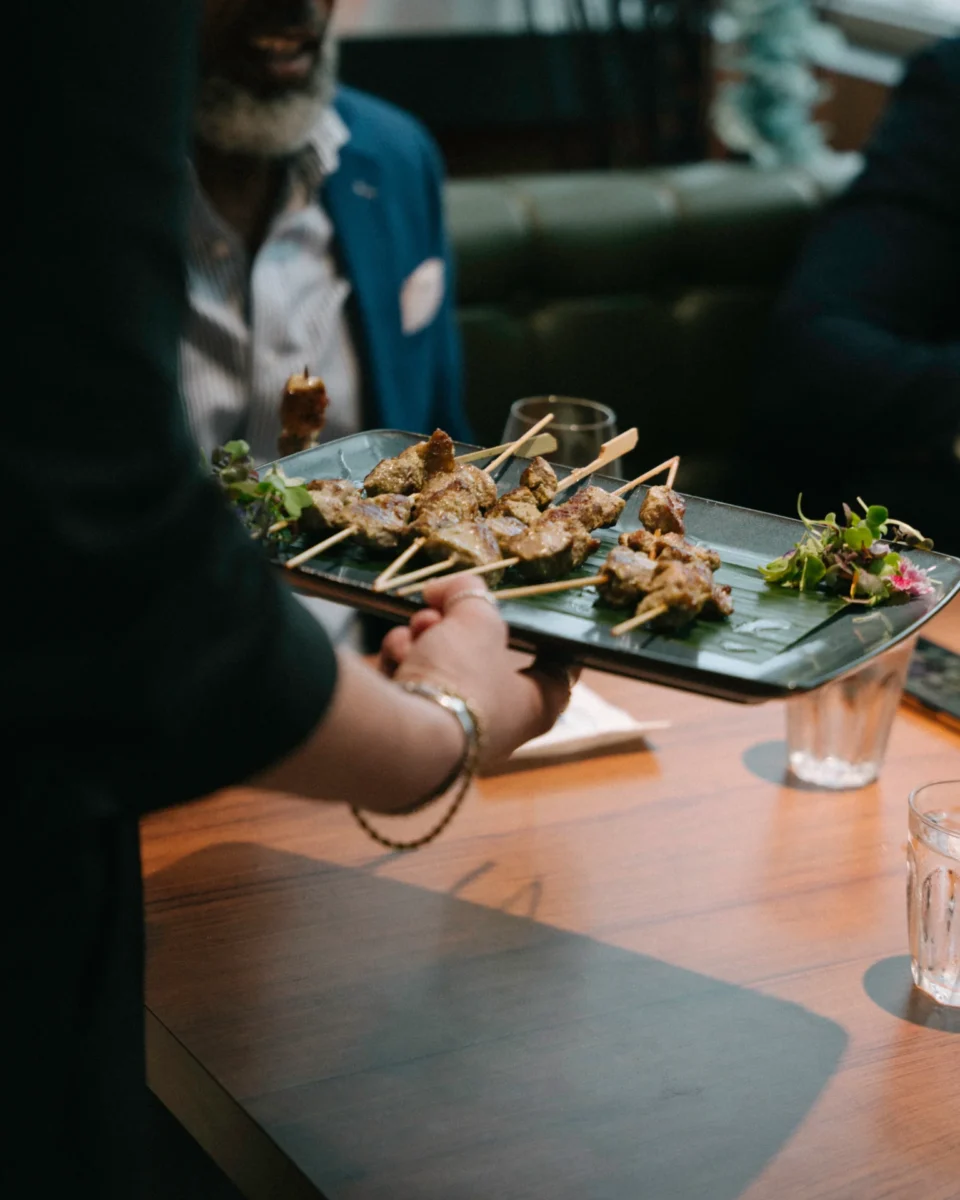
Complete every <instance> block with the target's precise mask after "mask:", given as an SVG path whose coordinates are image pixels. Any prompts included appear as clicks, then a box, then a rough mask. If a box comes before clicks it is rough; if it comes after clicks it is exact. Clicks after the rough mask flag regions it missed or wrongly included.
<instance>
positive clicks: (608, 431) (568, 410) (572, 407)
mask: <svg viewBox="0 0 960 1200" xmlns="http://www.w3.org/2000/svg"><path fill="white" fill-rule="evenodd" d="M548 412H552V413H553V414H554V419H553V420H552V421H551V423H550V424H549V426H548V427H547V428H546V429H545V430H544V432H545V433H552V434H553V436H554V437H555V438H556V439H557V448H556V450H555V451H554V453H553V454H550V455H547V457H548V458H550V459H551V460H552V461H553V462H558V463H563V464H564V465H566V466H568V467H583V466H586V464H587V463H588V462H592V461H593V460H594V459H595V458H596V457H597V455H598V454H599V453H600V447H601V446H602V445H603V443H604V442H609V441H610V439H611V438H612V437H616V436H617V432H618V430H617V414H616V413H615V412H614V411H613V409H612V408H607V406H606V405H605V404H598V403H597V402H596V400H578V399H576V398H574V397H572V396H528V397H527V398H526V399H524V400H515V401H514V402H513V404H511V406H510V415H509V417H507V423H506V425H505V426H504V430H503V440H504V441H505V442H513V441H516V439H517V438H518V437H521V436H522V435H523V432H524V430H526V429H530V428H532V427H533V426H534V425H536V423H537V422H538V421H539V420H541V418H543V417H545V416H546V415H547V413H548ZM603 473H604V474H605V475H613V476H614V478H616V479H623V478H624V475H623V469H622V466H621V464H620V461H619V460H618V461H617V462H614V463H611V464H610V466H609V467H604V470H603Z"/></svg>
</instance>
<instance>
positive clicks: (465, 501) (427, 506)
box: [409, 479, 480, 537]
mask: <svg viewBox="0 0 960 1200" xmlns="http://www.w3.org/2000/svg"><path fill="white" fill-rule="evenodd" d="M479 515H480V505H479V504H478V503H477V498H476V496H475V495H474V494H473V492H472V491H471V490H470V488H469V487H468V486H467V485H466V484H465V483H464V482H463V480H462V479H450V480H449V482H448V483H447V484H446V486H445V487H443V488H440V489H438V490H437V491H435V492H433V493H432V494H431V495H430V496H429V497H428V498H427V499H426V500H424V499H423V498H422V497H421V498H420V499H419V500H418V501H417V506H416V515H415V516H414V518H413V520H412V521H411V523H410V526H409V530H410V533H411V535H412V536H413V537H426V536H428V535H429V534H431V533H432V532H433V531H434V530H435V529H439V528H440V527H441V526H442V525H455V524H456V523H457V522H458V521H474V520H476V518H477V517H478V516H479Z"/></svg>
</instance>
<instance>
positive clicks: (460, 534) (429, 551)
mask: <svg viewBox="0 0 960 1200" xmlns="http://www.w3.org/2000/svg"><path fill="white" fill-rule="evenodd" d="M423 553H424V554H426V555H427V556H428V557H429V558H432V559H434V560H435V561H437V562H439V561H440V560H442V559H445V558H453V559H455V560H456V563H457V565H458V566H461V567H480V566H484V565H485V564H486V563H495V562H499V560H500V558H501V557H502V556H501V554H500V546H499V545H498V544H497V539H496V538H495V537H494V536H493V533H492V532H491V531H490V530H489V529H488V528H487V526H486V524H485V523H484V522H483V521H461V522H459V523H458V524H456V525H444V526H443V527H442V528H441V529H438V530H437V531H436V532H435V533H432V534H431V535H430V537H429V538H427V541H426V543H425V544H424V547H423ZM502 578H503V571H491V572H490V573H489V575H488V576H487V581H488V582H489V583H490V584H491V585H493V584H497V583H499V582H500V580H501V579H502Z"/></svg>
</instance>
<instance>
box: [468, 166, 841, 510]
mask: <svg viewBox="0 0 960 1200" xmlns="http://www.w3.org/2000/svg"><path fill="white" fill-rule="evenodd" d="M854 168H855V163H854V162H852V161H850V160H844V161H843V162H838V163H837V164H836V165H835V168H834V169H833V171H832V172H831V173H830V174H829V176H823V175H822V176H821V177H819V178H815V177H814V176H813V175H812V174H809V173H807V172H804V171H802V170H799V169H783V170H776V171H760V170H757V169H755V168H753V167H750V166H748V165H745V164H739V163H725V162H704V163H698V164H695V165H692V166H685V167H679V168H673V169H656V170H643V171H624V172H605V173H576V174H568V175H562V176H558V175H551V176H543V175H540V176H533V175H531V176H510V177H503V178H494V179H484V180H458V181H454V182H451V183H449V184H448V187H447V208H448V219H449V223H450V228H451V233H452V238H453V243H454V248H455V253H456V258H457V263H458V273H459V274H458V281H457V288H458V303H459V314H460V322H461V327H462V331H463V339H464V351H465V358H466V379H467V403H468V409H469V413H470V417H471V419H472V421H473V422H474V426H475V428H476V431H477V435H478V437H479V439H480V441H481V442H482V443H483V444H488V445H489V444H493V443H495V442H497V441H499V440H500V434H501V431H502V429H503V424H504V420H505V417H506V414H507V410H508V408H509V406H510V404H511V402H512V401H513V400H515V399H517V398H519V397H521V396H534V395H547V394H551V393H556V394H562V395H567V396H582V397H587V398H589V399H593V400H599V401H602V402H603V403H605V404H609V405H610V406H611V407H612V408H613V409H614V410H615V411H616V412H617V414H618V415H619V418H620V425H621V428H625V427H627V426H629V425H631V424H636V425H638V426H639V427H640V430H641V438H640V443H639V448H638V451H637V454H636V461H638V462H640V463H643V464H647V465H649V464H651V463H655V462H658V461H660V460H661V459H662V458H664V457H666V456H668V455H670V454H672V453H675V452H677V453H681V454H682V455H683V456H684V464H683V474H682V486H683V488H684V490H686V491H689V492H693V493H695V494H696V493H699V494H702V495H709V496H714V497H716V498H722V495H723V491H724V487H723V479H724V473H725V467H726V465H727V464H728V463H729V461H730V458H731V453H730V452H731V450H732V449H733V448H735V446H736V444H737V441H738V438H739V437H740V435H741V431H742V429H743V427H744V422H745V420H746V419H747V403H748V396H749V388H750V373H751V364H752V362H753V359H754V356H755V353H756V351H757V348H758V344H759V342H760V339H761V338H762V336H763V329H764V324H765V321H766V318H767V314H768V311H769V309H770V305H771V301H772V300H773V298H774V296H775V295H776V293H777V290H778V288H779V287H780V286H781V284H782V282H783V280H784V276H785V274H786V272H787V271H788V270H789V268H790V265H791V263H792V261H793V259H794V257H795V256H796V254H797V251H798V249H799V246H800V244H801V242H802V239H803V237H804V235H805V233H806V232H807V230H808V228H809V227H810V224H811V221H812V220H813V219H814V218H815V216H816V214H817V212H818V210H819V209H820V208H821V207H822V205H823V203H824V202H825V200H826V199H827V198H828V197H829V195H831V194H832V193H834V192H835V191H836V190H837V189H838V188H839V187H841V186H843V184H844V183H845V182H846V181H847V180H848V179H849V178H850V175H851V171H852V170H853V169H854ZM770 402H771V403H776V397H771V398H770Z"/></svg>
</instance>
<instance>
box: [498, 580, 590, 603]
mask: <svg viewBox="0 0 960 1200" xmlns="http://www.w3.org/2000/svg"><path fill="white" fill-rule="evenodd" d="M605 579H606V575H588V576H587V577H586V578H585V579H557V580H554V581H553V582H552V583H529V584H526V585H525V586H524V587H513V588H503V589H502V590H500V591H497V592H491V593H490V594H491V595H492V596H493V597H494V599H495V600H522V599H524V598H525V597H527V596H549V595H550V594H551V593H552V592H573V591H576V590H577V588H585V587H596V585H597V584H598V583H603V581H604V580H605Z"/></svg>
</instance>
